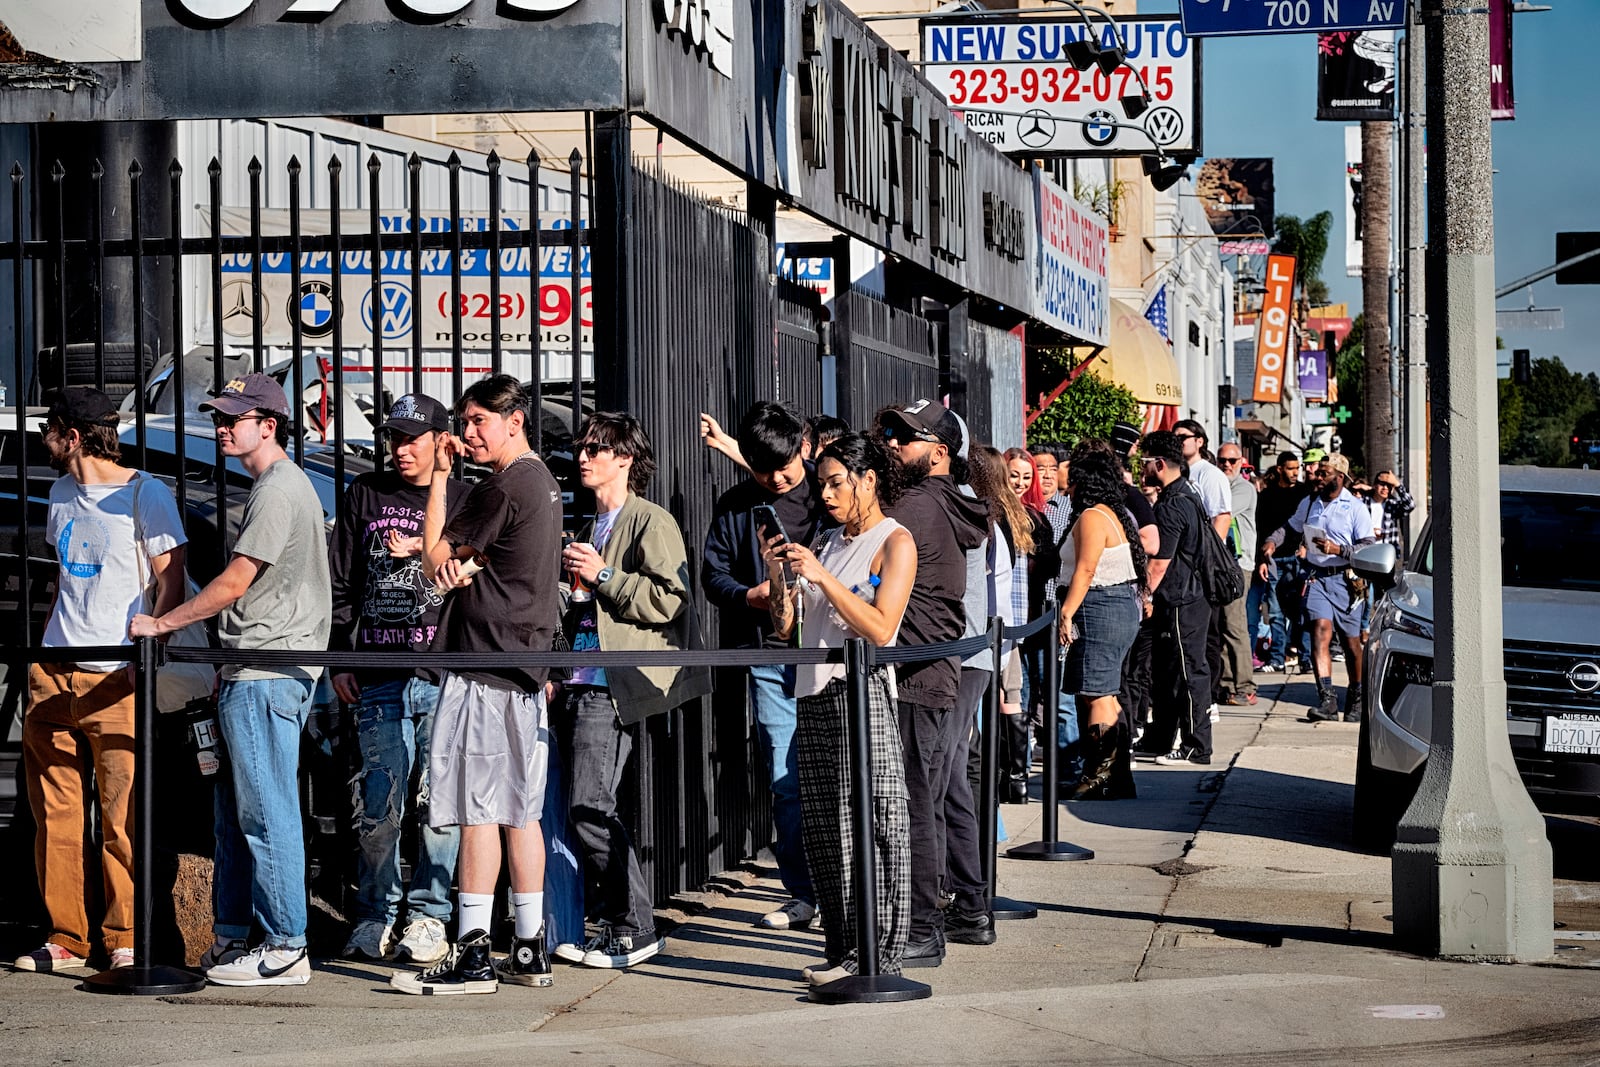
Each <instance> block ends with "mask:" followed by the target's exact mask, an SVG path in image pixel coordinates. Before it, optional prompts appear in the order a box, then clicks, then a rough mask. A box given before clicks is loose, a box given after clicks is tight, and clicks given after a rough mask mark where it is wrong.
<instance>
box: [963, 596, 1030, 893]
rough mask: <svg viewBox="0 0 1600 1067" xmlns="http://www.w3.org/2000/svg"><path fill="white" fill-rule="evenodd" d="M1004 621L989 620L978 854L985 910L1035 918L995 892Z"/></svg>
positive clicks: (979, 799)
mask: <svg viewBox="0 0 1600 1067" xmlns="http://www.w3.org/2000/svg"><path fill="white" fill-rule="evenodd" d="M1004 635H1005V624H1004V623H1003V622H1002V621H1001V620H1000V619H998V618H995V619H990V620H989V650H990V651H991V652H993V653H994V659H993V663H994V670H993V671H992V672H991V673H990V674H989V692H988V694H987V698H986V699H985V700H984V702H983V745H982V747H981V749H980V750H979V751H980V755H981V759H980V761H979V765H978V792H979V793H980V794H981V795H980V796H979V797H978V853H979V856H980V858H981V859H982V861H983V873H984V876H985V878H986V880H987V881H988V883H989V910H990V912H992V913H993V914H994V917H995V918H996V919H997V920H998V919H1037V918H1038V917H1039V909H1038V908H1036V907H1034V906H1033V905H1032V904H1024V903H1023V902H1022V901H1020V900H1012V899H1011V898H1010V897H1002V896H1000V895H999V894H998V893H996V891H995V890H996V884H997V878H998V874H999V872H998V871H997V870H996V869H995V868H996V867H997V866H998V864H997V862H996V860H995V852H996V851H997V849H998V848H999V843H998V842H997V841H996V840H995V839H996V838H997V837H998V836H999V835H998V833H997V832H996V827H997V826H998V825H999V818H1000V794H999V789H998V788H997V786H998V784H999V783H998V782H997V781H996V779H997V778H999V775H998V774H997V773H996V772H997V771H998V769H999V763H1000V700H1001V693H1000V691H1001V680H1000V675H1001V674H1002V673H1003V672H1002V671H1001V659H1002V657H1001V655H1000V650H1001V646H1002V642H1003V639H1004Z"/></svg>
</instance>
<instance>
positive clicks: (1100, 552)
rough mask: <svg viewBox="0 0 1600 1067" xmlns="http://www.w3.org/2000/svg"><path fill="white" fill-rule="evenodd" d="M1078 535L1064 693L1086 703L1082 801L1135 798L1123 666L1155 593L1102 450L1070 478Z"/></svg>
mask: <svg viewBox="0 0 1600 1067" xmlns="http://www.w3.org/2000/svg"><path fill="white" fill-rule="evenodd" d="M1067 492H1068V493H1070V494H1071V496H1072V514H1073V517H1074V518H1073V523H1072V530H1071V535H1070V536H1069V537H1068V538H1067V539H1066V541H1065V542H1064V543H1063V545H1062V550H1061V578H1060V582H1059V584H1058V586H1057V595H1058V596H1059V597H1060V598H1061V632H1060V639H1061V644H1062V645H1063V646H1064V647H1065V648H1066V652H1067V658H1066V673H1065V676H1064V677H1063V679H1062V683H1061V689H1062V692H1070V693H1072V694H1074V696H1075V697H1076V698H1077V702H1078V715H1079V719H1080V722H1081V726H1082V729H1081V732H1080V736H1081V737H1082V739H1083V747H1084V767H1083V777H1082V778H1081V779H1080V780H1079V782H1078V786H1077V788H1076V790H1074V792H1073V794H1072V799H1074V800H1091V799H1094V800H1111V799H1119V798H1123V797H1131V796H1133V795H1134V787H1133V770H1132V762H1131V748H1132V734H1131V730H1130V728H1129V726H1128V722H1127V717H1126V715H1125V714H1124V713H1123V709H1122V707H1121V702H1120V701H1119V699H1118V696H1119V694H1120V692H1121V690H1122V664H1123V661H1124V660H1125V659H1127V656H1128V649H1129V648H1131V647H1132V646H1133V640H1134V638H1135V637H1136V636H1137V635H1138V632H1139V623H1140V620H1141V619H1143V617H1144V595H1145V591H1146V589H1147V588H1148V580H1147V575H1146V561H1145V553H1144V547H1143V545H1141V544H1140V542H1139V530H1138V527H1137V526H1135V525H1134V519H1133V515H1132V514H1131V513H1130V512H1129V511H1128V508H1127V505H1126V501H1125V494H1126V491H1125V487H1124V482H1123V480H1122V471H1121V470H1120V469H1119V467H1118V465H1117V462H1116V460H1114V459H1113V458H1112V457H1110V456H1108V455H1106V454H1105V453H1104V452H1100V451H1097V450H1087V449H1080V450H1079V451H1078V452H1076V453H1074V454H1073V457H1072V465H1071V469H1070V471H1069V473H1068V475H1067Z"/></svg>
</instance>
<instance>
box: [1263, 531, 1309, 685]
mask: <svg viewBox="0 0 1600 1067" xmlns="http://www.w3.org/2000/svg"><path fill="white" fill-rule="evenodd" d="M1273 567H1274V570H1275V572H1276V577H1275V580H1274V582H1273V584H1274V586H1275V587H1276V592H1277V596H1278V601H1277V602H1278V606H1279V607H1281V608H1282V609H1283V610H1281V611H1279V612H1277V613H1275V614H1274V615H1273V616H1272V663H1273V665H1274V666H1278V667H1281V666H1283V654H1284V653H1285V652H1287V651H1288V649H1289V637H1290V633H1291V630H1292V631H1293V634H1294V639H1295V641H1296V642H1298V644H1299V645H1300V655H1301V656H1302V657H1305V656H1309V655H1310V654H1311V631H1310V630H1309V629H1308V628H1307V627H1306V620H1305V584H1306V578H1305V569H1304V565H1303V564H1302V563H1301V562H1300V560H1298V559H1295V558H1293V557H1291V558H1288V559H1280V560H1275V561H1274V562H1273Z"/></svg>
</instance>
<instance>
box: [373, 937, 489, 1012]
mask: <svg viewBox="0 0 1600 1067" xmlns="http://www.w3.org/2000/svg"><path fill="white" fill-rule="evenodd" d="M389 988H391V989H398V990H399V991H400V992H402V993H414V994H417V995H419V996H435V997H438V996H453V995H455V994H459V993H493V992H494V991H495V990H497V989H499V988H500V979H499V977H498V976H497V975H496V974H495V969H494V961H493V960H492V959H490V957H489V935H488V933H486V932H485V931H483V930H474V931H472V932H471V933H469V934H468V935H467V936H466V937H463V938H462V939H461V940H460V941H458V942H457V943H456V947H455V948H454V949H453V950H451V951H450V952H448V953H447V954H446V955H445V958H444V959H442V960H440V961H439V962H438V963H436V964H434V965H433V966H432V967H429V968H428V969H427V970H425V971H423V972H421V973H420V974H419V973H417V972H416V971H396V972H395V973H394V975H393V976H392V977H390V979H389Z"/></svg>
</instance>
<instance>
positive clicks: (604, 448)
mask: <svg viewBox="0 0 1600 1067" xmlns="http://www.w3.org/2000/svg"><path fill="white" fill-rule="evenodd" d="M611 450H612V448H611V446H610V445H603V444H601V443H600V442H599V441H585V442H584V443H583V444H581V445H579V446H578V451H579V452H582V453H583V454H584V455H586V456H588V457H589V458H590V459H594V458H595V457H596V456H598V455H599V454H600V453H602V452H610V451H611Z"/></svg>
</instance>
